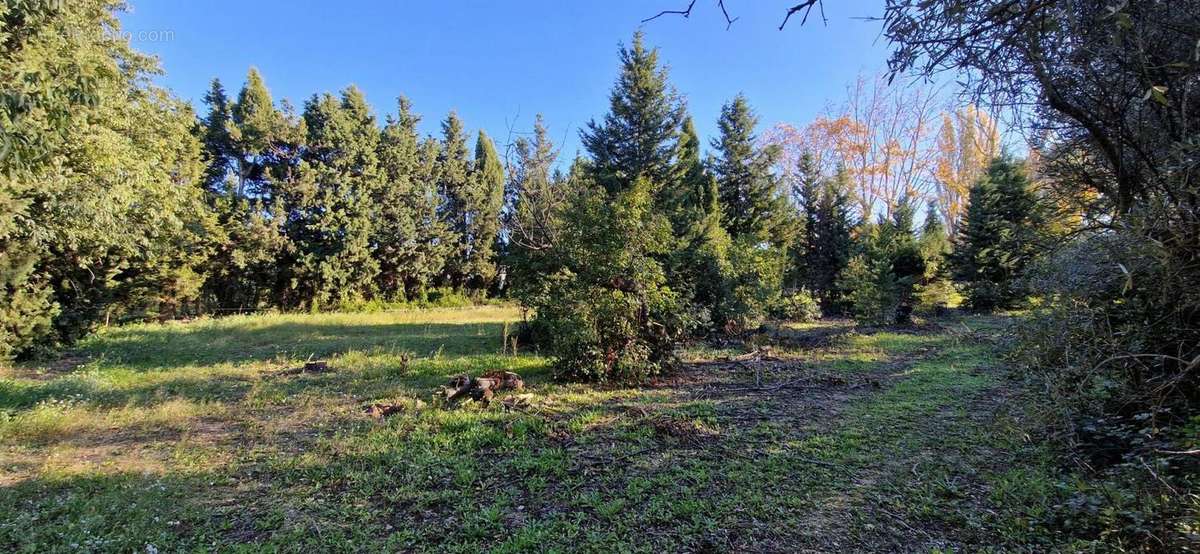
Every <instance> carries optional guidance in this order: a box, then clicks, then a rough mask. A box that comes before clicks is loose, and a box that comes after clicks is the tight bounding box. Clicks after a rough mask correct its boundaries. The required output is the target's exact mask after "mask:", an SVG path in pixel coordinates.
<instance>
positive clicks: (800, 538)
mask: <svg viewBox="0 0 1200 554" xmlns="http://www.w3.org/2000/svg"><path fill="white" fill-rule="evenodd" d="M517 317H518V314H517V312H516V310H514V309H511V308H504V307H485V308H475V309H455V310H431V311H423V312H386V313H374V314H354V315H338V314H332V315H263V316H242V317H232V318H225V319H219V320H203V321H196V322H191V323H187V324H170V325H136V326H129V327H121V328H116V329H110V330H107V331H106V332H104V333H101V334H100V335H99V336H97V337H95V338H93V339H91V340H89V341H88V342H87V343H85V344H84V345H82V346H81V348H80V350H79V351H77V352H73V353H71V354H70V355H69V356H67V357H66V358H65V359H64V361H60V362H56V363H54V364H50V365H48V366H44V367H18V368H10V369H7V370H4V371H5V372H4V373H3V374H2V375H0V414H2V415H0V445H2V449H0V487H2V488H3V492H4V494H2V495H0V549H3V550H6V551H28V552H41V551H49V550H93V551H132V550H145V549H146V548H147V545H152V546H154V547H155V548H157V549H159V550H160V551H166V550H193V549H198V550H226V549H231V548H237V549H239V550H245V551H278V550H283V551H296V552H300V551H313V550H346V551H357V550H385V551H397V550H398V551H445V552H476V551H480V550H490V551H494V552H520V551H633V552H650V551H678V550H704V549H708V550H713V551H747V550H751V551H795V550H801V549H816V550H838V549H848V548H849V549H856V550H861V549H866V550H878V551H891V550H918V551H928V550H931V549H937V548H946V549H962V548H967V549H976V548H982V547H985V546H989V545H1000V546H1003V545H1010V546H1018V547H1019V546H1021V545H1028V544H1030V542H1031V541H1036V540H1043V539H1042V538H1039V537H1040V535H1039V534H1038V533H1037V524H1038V522H1039V521H1040V520H1041V518H1043V517H1044V515H1045V511H1046V509H1047V505H1048V503H1049V499H1050V498H1051V496H1052V491H1050V490H1049V485H1048V484H1047V483H1049V477H1050V476H1052V474H1053V468H1052V466H1051V465H1050V464H1049V462H1048V458H1046V457H1045V456H1044V454H1045V450H1044V449H1043V448H1040V447H1036V446H1033V445H1029V444H1025V443H1024V442H1023V441H1022V440H1021V439H1020V438H1019V437H1022V436H1023V434H1021V433H1020V432H1019V420H1017V419H1015V418H1014V417H1012V416H1010V415H1006V413H1007V412H1006V410H1005V409H1004V406H1005V405H1006V403H1005V402H1004V401H1003V400H1005V399H1006V398H1008V396H1007V395H1002V394H1000V393H1001V392H1002V391H1004V390H1006V385H1005V383H1003V382H1002V380H1001V376H1000V373H999V372H997V371H996V367H995V362H994V360H993V354H992V351H991V346H990V343H989V342H988V336H989V335H990V333H993V332H994V331H995V328H996V326H997V325H999V324H1000V322H999V320H974V321H971V322H969V323H970V325H971V327H972V328H974V329H975V331H973V332H970V333H968V332H967V331H965V330H964V329H965V328H964V327H962V326H960V325H958V324H955V325H953V326H951V325H946V326H939V325H933V324H931V325H929V326H927V327H923V328H920V329H915V330H901V331H896V330H872V329H857V328H855V327H853V326H852V325H850V324H848V323H846V322H826V323H825V324H818V325H805V326H790V327H786V328H785V330H784V331H783V334H782V335H780V336H777V337H774V338H772V339H771V340H774V341H776V342H777V343H778V349H777V352H778V358H776V359H772V360H770V361H764V362H761V363H759V362H756V363H753V364H739V363H734V362H726V361H721V360H720V359H719V356H720V355H721V354H725V353H728V351H714V350H711V349H695V350H693V351H690V352H688V356H687V358H688V359H689V360H690V361H691V363H690V364H689V366H688V367H687V368H686V369H685V370H683V371H682V372H680V373H679V374H678V375H676V376H673V377H671V378H668V379H664V380H662V381H661V382H658V383H655V384H652V385H650V386H646V387H640V388H593V387H589V386H584V385H563V384H556V383H553V382H551V381H550V379H549V368H548V366H547V363H546V360H545V359H544V358H541V357H539V356H537V355H535V354H532V353H518V354H515V355H514V354H512V353H505V352H503V351H502V346H501V345H502V335H503V334H504V331H505V323H506V322H511V321H513V320H515V319H517ZM310 357H317V358H322V359H327V360H329V362H330V365H331V366H333V367H334V368H336V371H334V372H330V373H319V374H296V375H280V374H279V372H280V371H281V370H283V369H286V368H292V367H297V366H299V365H302V364H303V362H304V361H305V360H308V359H309V358H310ZM714 358H716V359H714ZM491 369H507V370H512V371H517V372H518V373H521V375H522V376H523V377H525V379H526V381H527V383H528V385H529V391H528V393H529V395H530V396H529V403H528V405H525V406H523V407H520V408H519V409H505V408H504V407H503V406H502V405H501V404H500V403H498V402H497V403H493V405H492V406H491V407H487V408H483V407H480V406H477V405H467V406H464V407H461V408H458V409H453V410H449V409H443V408H440V407H439V406H438V405H437V404H436V402H434V401H433V397H432V393H433V392H434V390H435V389H436V387H437V386H438V385H440V384H441V383H442V382H443V381H444V380H445V379H447V378H448V377H449V376H451V375H454V374H457V373H461V372H471V373H478V372H481V371H484V370H491ZM374 401H388V402H397V403H401V404H403V405H404V406H405V407H406V409H405V410H404V411H403V412H402V413H400V414H397V415H394V416H391V417H389V418H388V419H387V420H386V421H383V422H379V421H376V420H374V419H372V418H370V417H369V416H367V415H365V414H363V413H362V407H363V405H364V404H366V403H369V402H374ZM1046 540H1049V539H1046Z"/></svg>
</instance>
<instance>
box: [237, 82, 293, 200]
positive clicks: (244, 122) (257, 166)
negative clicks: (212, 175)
mask: <svg viewBox="0 0 1200 554" xmlns="http://www.w3.org/2000/svg"><path fill="white" fill-rule="evenodd" d="M230 115H231V123H232V124H231V125H227V126H226V133H227V135H228V137H229V141H230V142H231V143H232V144H233V146H234V150H235V152H234V153H233V159H234V164H235V167H234V168H233V169H234V178H235V180H236V181H235V187H234V197H235V198H238V199H241V198H245V197H246V196H247V195H248V194H249V195H257V194H261V193H263V192H264V189H265V188H266V178H267V164H268V163H269V159H270V154H271V149H272V148H273V147H274V146H275V143H276V139H277V135H278V133H279V132H280V129H281V124H282V115H281V114H280V113H279V111H278V110H276V109H275V104H274V101H273V100H271V93H270V91H268V90H267V86H266V84H265V83H264V82H263V79H262V75H260V74H259V73H258V70H257V69H255V68H253V67H252V68H250V71H249V72H248V73H247V74H246V84H245V85H244V86H243V87H242V90H241V92H239V93H238V97H237V101H236V102H235V103H234V104H233V107H232V110H231V114H230Z"/></svg>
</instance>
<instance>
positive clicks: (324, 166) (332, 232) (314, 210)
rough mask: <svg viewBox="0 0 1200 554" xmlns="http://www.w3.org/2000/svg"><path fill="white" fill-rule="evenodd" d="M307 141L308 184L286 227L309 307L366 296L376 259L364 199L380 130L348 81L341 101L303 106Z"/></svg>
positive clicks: (318, 99)
mask: <svg viewBox="0 0 1200 554" xmlns="http://www.w3.org/2000/svg"><path fill="white" fill-rule="evenodd" d="M304 120H305V123H306V125H307V129H308V147H307V149H306V151H305V159H304V163H303V164H302V166H301V168H300V169H301V171H300V182H301V184H302V186H303V187H304V188H305V189H306V190H307V191H308V195H307V198H306V200H307V201H306V202H305V203H304V205H303V206H302V210H301V218H302V219H301V220H300V221H299V222H297V223H298V225H294V226H293V232H294V233H295V242H296V244H297V248H298V249H299V253H300V270H301V279H300V282H299V283H297V285H298V286H299V287H300V290H301V298H302V299H303V300H304V302H305V304H307V305H308V306H309V307H310V308H312V309H316V308H319V307H321V306H330V305H333V306H338V305H343V304H347V303H353V302H356V301H359V300H362V299H364V298H367V297H369V296H371V294H372V293H373V292H374V279H375V277H376V274H377V273H378V271H379V266H378V262H377V261H376V259H375V257H374V256H373V255H372V252H371V236H372V232H373V222H372V221H371V216H372V212H371V199H372V196H373V195H375V193H376V189H377V187H378V186H379V169H378V158H377V152H378V145H379V129H378V128H377V126H376V123H375V117H374V116H373V115H372V114H371V112H370V108H369V107H368V106H367V103H366V99H365V98H364V97H363V95H362V93H361V92H360V91H359V90H358V88H356V87H353V86H351V87H349V88H347V89H346V90H344V91H343V92H342V94H341V98H340V100H339V99H338V98H335V97H334V96H333V95H331V94H328V93H327V94H324V95H320V96H314V97H313V98H312V99H311V100H309V102H308V103H307V104H306V105H305V110H304Z"/></svg>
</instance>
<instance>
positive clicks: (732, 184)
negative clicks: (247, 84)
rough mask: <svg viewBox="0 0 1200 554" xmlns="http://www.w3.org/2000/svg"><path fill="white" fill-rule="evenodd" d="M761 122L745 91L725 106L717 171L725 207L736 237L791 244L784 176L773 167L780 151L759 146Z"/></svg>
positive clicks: (716, 147) (727, 222)
mask: <svg viewBox="0 0 1200 554" xmlns="http://www.w3.org/2000/svg"><path fill="white" fill-rule="evenodd" d="M757 124H758V118H757V117H756V116H755V115H754V112H753V111H752V110H751V109H750V104H749V103H748V102H747V101H746V97H745V96H743V95H741V94H739V95H737V96H736V97H734V99H733V101H732V102H729V103H727V104H725V106H723V107H722V108H721V118H720V119H719V120H718V121H717V127H718V128H719V130H720V136H719V137H718V138H717V139H714V140H713V143H712V146H713V149H714V150H716V152H717V157H716V160H715V161H714V162H713V164H712V171H713V174H714V175H715V176H716V178H717V185H718V190H719V191H720V197H721V206H722V208H723V209H724V211H725V213H724V217H725V221H724V223H725V228H726V229H727V230H728V231H729V234H730V235H732V236H733V237H735V238H741V237H749V238H750V240H752V241H754V242H762V241H768V240H770V241H772V242H775V243H777V244H781V243H786V242H787V240H786V238H784V237H786V233H787V232H788V231H789V230H788V225H789V217H788V215H789V214H788V210H787V206H786V204H785V200H784V198H783V196H782V195H781V194H780V190H779V180H778V178H777V177H776V176H775V175H774V173H773V172H772V171H771V167H772V166H773V165H774V164H775V160H776V159H777V158H778V155H779V150H778V147H776V146H769V147H767V148H765V149H764V148H760V147H759V146H758V144H757V136H756V135H755V134H754V127H755V126H756V125H757Z"/></svg>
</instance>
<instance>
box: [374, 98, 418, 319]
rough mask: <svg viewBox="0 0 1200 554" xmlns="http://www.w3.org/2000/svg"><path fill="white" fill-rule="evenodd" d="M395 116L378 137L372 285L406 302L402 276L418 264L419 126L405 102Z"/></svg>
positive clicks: (407, 102)
mask: <svg viewBox="0 0 1200 554" xmlns="http://www.w3.org/2000/svg"><path fill="white" fill-rule="evenodd" d="M397 104H398V110H397V113H396V115H395V116H392V115H389V116H388V118H387V123H386V124H385V125H384V127H383V131H382V132H381V133H380V137H379V151H378V158H379V170H380V179H381V180H380V183H379V186H378V187H377V188H376V189H375V194H374V197H373V201H374V210H375V216H374V221H375V225H374V228H373V233H372V237H371V242H372V244H373V245H374V252H375V258H376V260H378V262H379V275H378V276H377V277H376V286H377V288H378V290H379V292H380V293H381V294H382V295H383V296H385V297H388V298H393V299H404V298H406V297H407V292H408V291H407V290H406V288H405V285H406V282H405V281H406V279H405V277H406V273H408V272H409V271H410V269H409V266H411V265H415V264H418V263H420V262H421V260H419V259H418V258H419V251H420V250H421V248H422V245H421V244H419V243H418V242H417V239H418V234H417V218H416V214H415V213H414V206H415V204H416V202H414V200H416V199H414V198H413V192H414V191H413V189H414V186H413V179H414V177H416V175H417V172H418V169H419V167H420V151H419V146H420V144H419V140H420V139H419V137H418V136H417V124H418V123H419V121H420V118H419V117H417V116H416V115H414V114H413V113H412V105H411V103H410V102H409V100H408V99H407V98H405V97H403V96H401V97H400V98H399V99H398V100H397Z"/></svg>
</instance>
